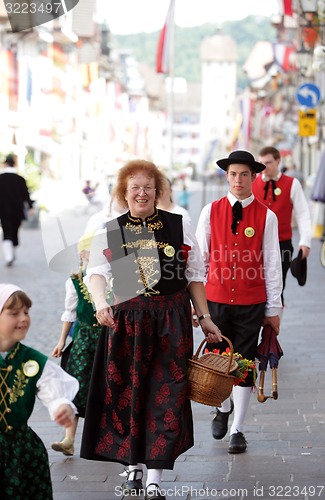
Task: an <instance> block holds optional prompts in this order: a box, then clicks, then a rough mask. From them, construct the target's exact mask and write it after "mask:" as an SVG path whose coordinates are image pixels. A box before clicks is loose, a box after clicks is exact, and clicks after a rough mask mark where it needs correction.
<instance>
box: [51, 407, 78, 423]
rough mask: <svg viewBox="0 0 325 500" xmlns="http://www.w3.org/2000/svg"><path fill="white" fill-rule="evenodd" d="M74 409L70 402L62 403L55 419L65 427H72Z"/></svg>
mask: <svg viewBox="0 0 325 500" xmlns="http://www.w3.org/2000/svg"><path fill="white" fill-rule="evenodd" d="M74 417H75V415H74V411H73V409H72V408H71V406H70V405H68V404H62V405H60V406H59V408H58V409H57V410H56V412H55V415H54V420H55V422H56V423H57V424H58V425H62V426H63V427H71V425H72V423H73V420H74Z"/></svg>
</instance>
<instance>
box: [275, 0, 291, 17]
mask: <svg viewBox="0 0 325 500" xmlns="http://www.w3.org/2000/svg"><path fill="white" fill-rule="evenodd" d="M278 2H279V11H280V14H281V15H282V16H292V15H293V9H292V0H278Z"/></svg>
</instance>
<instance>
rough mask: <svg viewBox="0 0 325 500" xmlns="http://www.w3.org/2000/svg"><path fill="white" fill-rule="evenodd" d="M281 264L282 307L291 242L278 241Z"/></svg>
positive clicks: (290, 258)
mask: <svg viewBox="0 0 325 500" xmlns="http://www.w3.org/2000/svg"><path fill="white" fill-rule="evenodd" d="M280 252H281V263H282V284H283V286H282V294H281V299H282V305H283V304H284V300H283V292H284V288H285V284H286V278H287V273H288V271H289V269H290V264H291V261H292V255H293V246H292V241H291V240H285V241H280Z"/></svg>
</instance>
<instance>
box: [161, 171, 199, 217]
mask: <svg viewBox="0 0 325 500" xmlns="http://www.w3.org/2000/svg"><path fill="white" fill-rule="evenodd" d="M157 208H160V209H161V210H167V212H173V213H174V214H180V215H182V216H183V217H184V218H186V219H187V220H188V221H189V222H191V217H190V214H189V212H188V210H186V208H184V207H181V206H180V205H177V204H176V203H174V200H173V191H172V183H171V181H170V180H169V179H168V178H167V177H165V178H164V180H163V187H162V191H161V193H160V196H159V200H158V203H157Z"/></svg>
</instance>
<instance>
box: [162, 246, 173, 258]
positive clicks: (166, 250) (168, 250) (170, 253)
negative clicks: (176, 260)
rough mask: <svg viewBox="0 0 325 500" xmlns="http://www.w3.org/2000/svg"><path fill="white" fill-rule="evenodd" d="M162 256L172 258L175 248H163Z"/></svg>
mask: <svg viewBox="0 0 325 500" xmlns="http://www.w3.org/2000/svg"><path fill="white" fill-rule="evenodd" d="M164 254H165V255H167V257H173V256H174V255H175V248H174V247H172V246H171V245H167V246H166V247H165V248H164Z"/></svg>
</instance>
